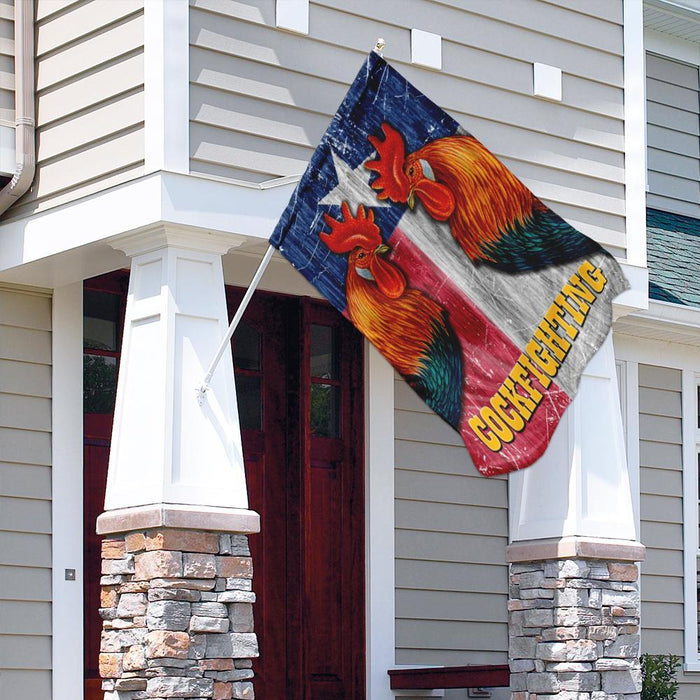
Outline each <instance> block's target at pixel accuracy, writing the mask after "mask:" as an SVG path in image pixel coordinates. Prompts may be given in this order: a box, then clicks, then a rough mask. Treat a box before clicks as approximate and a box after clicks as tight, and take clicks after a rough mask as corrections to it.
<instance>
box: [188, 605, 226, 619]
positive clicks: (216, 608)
mask: <svg viewBox="0 0 700 700" xmlns="http://www.w3.org/2000/svg"><path fill="white" fill-rule="evenodd" d="M192 614H193V615H199V616H201V617H227V616H228V609H227V606H226V605H224V604H223V603H215V602H208V603H193V604H192Z"/></svg>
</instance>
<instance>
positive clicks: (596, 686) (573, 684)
mask: <svg viewBox="0 0 700 700" xmlns="http://www.w3.org/2000/svg"><path fill="white" fill-rule="evenodd" d="M510 573H511V576H510V600H509V602H508V610H509V613H508V615H509V636H510V645H509V646H510V654H509V656H510V670H511V686H510V687H511V691H512V695H511V697H512V700H539V699H540V698H559V699H561V700H633V699H636V700H638V699H639V693H640V691H641V686H642V680H641V671H640V665H639V658H638V657H639V589H638V586H637V578H638V571H637V567H636V565H635V564H633V563H630V562H606V561H598V560H584V559H564V560H554V561H541V562H534V563H527V564H512V565H511V570H510Z"/></svg>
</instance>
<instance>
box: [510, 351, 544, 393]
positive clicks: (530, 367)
mask: <svg viewBox="0 0 700 700" xmlns="http://www.w3.org/2000/svg"><path fill="white" fill-rule="evenodd" d="M518 364H520V366H521V367H523V368H525V369H526V370H527V371H528V372H529V373H530V374H534V375H535V376H536V377H537V381H538V382H539V383H540V384H541V385H542V388H543V389H547V388H549V385H550V384H551V383H552V380H551V379H550V378H549V377H548V376H547V375H546V374H544V373H543V372H542V370H541V369H540V368H539V367H537V365H535V364H534V363H533V362H531V361H530V358H529V357H528V356H527V355H521V356H520V357H519V358H518Z"/></svg>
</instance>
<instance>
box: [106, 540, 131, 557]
mask: <svg viewBox="0 0 700 700" xmlns="http://www.w3.org/2000/svg"><path fill="white" fill-rule="evenodd" d="M125 554H126V545H125V544H124V540H122V539H105V540H102V558H103V559H121V558H122V557H123V556H124V555H125Z"/></svg>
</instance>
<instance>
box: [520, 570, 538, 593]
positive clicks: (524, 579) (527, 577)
mask: <svg viewBox="0 0 700 700" xmlns="http://www.w3.org/2000/svg"><path fill="white" fill-rule="evenodd" d="M516 583H518V585H519V586H520V590H521V591H522V590H523V589H524V588H541V587H542V584H543V583H544V573H543V572H542V571H531V572H529V573H525V574H520V575H519V576H518V581H517V582H516Z"/></svg>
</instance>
